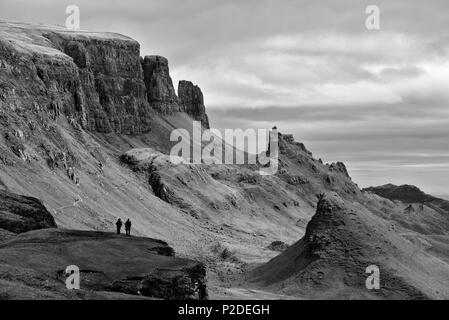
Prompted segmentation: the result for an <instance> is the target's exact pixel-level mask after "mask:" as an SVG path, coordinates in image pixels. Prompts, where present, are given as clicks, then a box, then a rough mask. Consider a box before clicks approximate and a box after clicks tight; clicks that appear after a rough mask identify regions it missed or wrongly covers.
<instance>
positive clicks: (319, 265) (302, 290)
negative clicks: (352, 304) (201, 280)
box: [254, 193, 449, 299]
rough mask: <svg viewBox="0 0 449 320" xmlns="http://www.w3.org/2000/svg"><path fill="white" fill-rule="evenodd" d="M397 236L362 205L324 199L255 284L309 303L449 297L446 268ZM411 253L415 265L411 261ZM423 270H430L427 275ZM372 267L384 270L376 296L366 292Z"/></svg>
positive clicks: (258, 273) (258, 272) (334, 197)
mask: <svg viewBox="0 0 449 320" xmlns="http://www.w3.org/2000/svg"><path fill="white" fill-rule="evenodd" d="M398 231H399V230H396V229H395V226H394V225H392V224H391V223H389V222H388V221H386V220H383V219H378V218H376V216H374V215H373V214H372V213H371V212H369V211H368V210H366V209H365V208H363V207H362V206H361V205H359V204H355V203H351V202H348V201H345V200H344V199H342V198H341V197H339V196H338V195H337V194H335V193H327V194H323V195H321V196H320V199H319V202H318V205H317V209H316V213H315V215H314V216H313V218H312V219H311V220H310V221H309V223H308V224H307V229H306V233H305V235H304V237H303V238H302V239H301V240H299V241H298V242H297V243H295V244H294V245H292V246H291V247H289V248H288V249H287V250H286V251H284V252H283V253H282V254H280V255H279V256H277V257H275V258H274V259H272V260H271V261H269V262H268V263H267V264H265V265H263V266H261V267H260V268H258V269H256V270H255V272H254V278H255V280H256V281H261V282H263V283H264V284H265V285H268V286H271V288H272V289H275V290H280V291H281V292H282V293H289V294H291V293H293V292H295V293H296V294H300V295H301V294H303V295H306V296H308V297H321V298H322V297H329V298H330V297H334V298H335V297H338V298H340V299H354V298H355V299H360V298H362V299H367V298H374V297H377V298H387V299H428V298H442V297H445V296H446V295H448V294H449V290H448V289H447V286H448V284H449V278H448V277H447V275H446V273H447V271H446V270H447V265H445V264H444V263H441V261H440V260H439V259H436V258H435V257H432V256H431V255H429V254H428V253H427V252H426V251H425V250H423V249H422V248H420V246H416V245H414V244H412V243H411V242H410V241H408V240H406V239H404V238H403V237H401V235H400V232H398ZM411 252H413V259H412V260H409V259H410V254H411ZM405 261H408V262H405ZM423 264H425V265H426V268H428V269H427V271H425V272H423V270H422V265H423ZM371 265H375V266H377V267H378V268H379V270H380V279H381V281H380V288H379V289H378V290H368V289H367V288H366V286H365V284H366V279H367V278H368V276H369V275H370V273H366V268H367V267H368V266H371ZM430 270H432V271H431V272H430ZM437 278H438V279H440V280H436V279H437ZM440 281H442V282H440Z"/></svg>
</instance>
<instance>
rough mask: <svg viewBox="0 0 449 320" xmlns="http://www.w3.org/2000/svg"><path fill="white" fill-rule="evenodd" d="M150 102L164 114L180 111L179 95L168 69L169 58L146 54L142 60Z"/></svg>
mask: <svg viewBox="0 0 449 320" xmlns="http://www.w3.org/2000/svg"><path fill="white" fill-rule="evenodd" d="M142 68H143V76H144V81H145V85H146V87H147V96H148V102H149V103H150V104H151V106H152V107H153V108H155V109H156V110H157V111H159V112H160V113H162V114H172V113H174V112H177V111H179V106H178V97H177V96H176V93H175V88H174V87H173V81H172V79H171V77H170V73H169V69H168V60H167V59H166V58H164V57H161V56H146V57H145V58H144V59H143V60H142Z"/></svg>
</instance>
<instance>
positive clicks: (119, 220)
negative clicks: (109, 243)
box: [115, 218, 122, 234]
mask: <svg viewBox="0 0 449 320" xmlns="http://www.w3.org/2000/svg"><path fill="white" fill-rule="evenodd" d="M115 225H116V226H117V234H120V231H121V230H122V220H121V219H120V218H118V220H117V222H116V223H115Z"/></svg>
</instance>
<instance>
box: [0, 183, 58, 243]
mask: <svg viewBox="0 0 449 320" xmlns="http://www.w3.org/2000/svg"><path fill="white" fill-rule="evenodd" d="M55 227H56V223H55V220H54V219H53V216H52V215H51V214H50V212H48V211H47V209H46V208H45V206H44V205H43V204H42V202H41V201H40V200H38V199H36V198H33V197H26V196H21V195H17V194H15V193H11V192H8V191H5V190H0V230H1V229H3V230H4V232H1V233H0V239H1V238H2V236H1V234H3V235H6V234H7V232H9V233H22V232H27V231H31V230H38V229H45V228H55ZM5 231H7V232H5Z"/></svg>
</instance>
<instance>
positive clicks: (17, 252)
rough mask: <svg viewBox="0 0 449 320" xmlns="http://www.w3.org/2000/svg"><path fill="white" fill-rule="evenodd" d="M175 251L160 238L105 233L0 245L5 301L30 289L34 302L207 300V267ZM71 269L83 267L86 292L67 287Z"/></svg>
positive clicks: (34, 236) (33, 236) (51, 233)
mask: <svg viewBox="0 0 449 320" xmlns="http://www.w3.org/2000/svg"><path fill="white" fill-rule="evenodd" d="M170 249H171V248H170V247H169V246H168V245H167V243H165V242H163V241H160V240H154V239H150V238H140V237H127V236H122V235H120V236H119V235H115V234H111V233H103V232H93V231H74V230H61V229H46V230H39V231H32V232H28V233H25V234H21V235H18V236H17V237H14V238H13V239H11V240H7V241H4V242H2V243H0V283H3V282H7V283H8V284H10V286H7V285H6V284H5V285H4V286H1V285H0V297H2V298H7V299H15V298H23V297H26V296H27V293H26V292H25V290H31V292H33V290H34V291H35V292H36V296H35V298H41V299H46V298H49V299H54V298H55V297H56V298H62V299H67V298H68V299H84V298H92V296H94V297H95V296H96V297H97V298H98V296H99V297H100V298H104V296H105V295H106V296H107V297H108V298H119V299H121V298H123V297H124V296H125V297H126V298H128V299H129V298H132V297H133V296H134V297H136V298H139V297H151V298H160V299H195V300H203V299H207V298H208V294H207V289H206V269H205V267H204V265H203V264H201V263H199V262H195V261H192V260H188V259H181V258H176V257H174V256H173V250H172V249H171V250H170ZM168 253H169V254H168ZM69 265H76V266H78V267H79V270H80V289H81V290H67V289H66V287H65V279H66V275H65V270H66V267H67V266H69ZM13 284H16V285H13ZM19 284H20V285H19ZM3 288H9V289H8V290H7V291H6V290H5V289H3ZM122 295H124V296H122Z"/></svg>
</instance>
